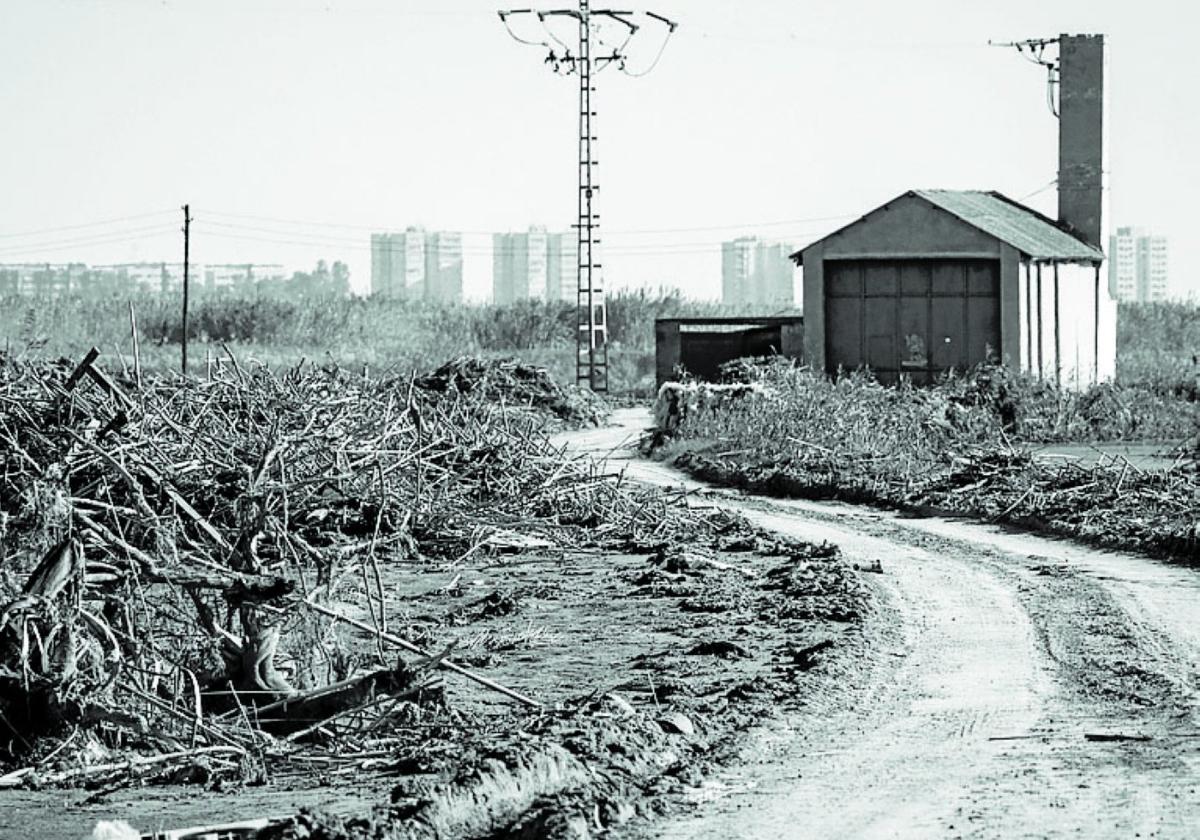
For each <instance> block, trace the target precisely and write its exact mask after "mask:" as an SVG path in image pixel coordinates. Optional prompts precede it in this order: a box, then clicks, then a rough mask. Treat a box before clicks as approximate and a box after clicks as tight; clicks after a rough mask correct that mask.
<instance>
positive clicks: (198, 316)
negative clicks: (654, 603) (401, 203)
mask: <svg viewBox="0 0 1200 840" xmlns="http://www.w3.org/2000/svg"><path fill="white" fill-rule="evenodd" d="M131 305H132V307H133V310H134V312H135V313H136V316H137V324H138V333H139V339H140V344H141V353H142V356H143V364H145V365H147V366H150V367H160V368H170V367H175V366H177V365H178V359H179V342H180V340H181V338H182V335H183V328H182V324H181V319H180V311H181V300H180V298H179V297H178V296H177V295H162V294H143V295H139V296H137V297H134V298H132V299H127V298H115V297H112V298H100V299H82V298H77V297H62V298H48V299H38V298H26V297H8V298H4V299H0V350H4V349H6V348H7V351H8V352H10V353H22V352H25V353H36V354H38V355H51V356H59V355H69V356H78V355H79V354H81V353H83V352H85V351H86V350H87V348H89V347H91V346H92V345H95V346H98V347H100V348H101V349H102V350H105V351H106V352H119V353H122V354H125V355H128V354H129V353H130V352H131V349H132V341H131V335H130V323H129V308H130V306H131ZM608 307H609V314H608V318H609V329H610V332H609V357H610V359H609V361H610V382H611V385H612V388H613V389H614V390H618V391H634V392H641V393H647V394H648V393H650V392H651V391H652V390H653V388H654V384H655V383H654V319H655V318H660V317H667V316H671V315H679V314H683V313H686V314H697V315H718V314H733V313H735V312H736V311H737V310H734V309H731V308H727V307H723V306H721V305H719V304H707V303H692V302H688V301H685V300H683V299H682V298H680V297H679V296H678V295H673V294H647V293H645V292H633V293H620V294H616V295H613V296H610V298H609V301H608ZM189 335H190V336H191V337H192V342H193V349H192V357H193V358H195V359H203V358H204V356H205V354H206V351H208V352H216V353H218V354H219V353H221V352H222V350H221V348H220V345H221V344H225V345H227V346H229V347H230V348H231V349H232V350H233V351H234V352H235V353H237V354H238V355H239V356H249V357H252V358H256V359H258V360H260V361H264V362H267V363H270V364H273V365H293V364H295V363H296V362H298V361H300V360H301V359H308V360H314V361H335V362H337V363H338V364H340V365H342V366H345V367H358V366H361V365H369V366H371V367H372V368H377V369H378V368H395V369H397V370H419V369H430V368H433V367H436V366H437V365H439V364H441V363H442V362H444V361H446V360H447V359H448V358H451V357H454V356H459V355H464V354H471V355H480V356H496V355H515V356H519V357H520V358H522V359H523V360H525V361H528V362H532V363H535V364H540V365H543V366H545V367H547V368H549V369H550V370H551V372H552V373H553V374H554V375H555V376H556V378H558V379H559V380H560V381H573V380H574V374H575V371H574V359H575V344H574V341H575V308H574V306H573V305H572V304H570V303H567V302H550V303H547V302H544V301H521V302H518V303H513V304H508V305H504V306H493V305H482V304H452V303H434V302H426V301H401V300H391V299H386V298H378V297H373V298H347V297H334V296H329V297H321V296H303V297H296V298H285V297H281V296H278V295H271V294H254V293H249V294H247V293H239V294H229V293H224V294H223V293H205V292H201V293H200V294H198V295H197V296H196V297H195V298H194V299H193V301H192V302H191V304H190V312H189ZM206 345H207V347H206Z"/></svg>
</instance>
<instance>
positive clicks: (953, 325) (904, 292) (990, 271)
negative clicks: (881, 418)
mask: <svg viewBox="0 0 1200 840" xmlns="http://www.w3.org/2000/svg"><path fill="white" fill-rule="evenodd" d="M1001 352H1002V348H1001V347H1000V263H999V261H998V260H938V259H929V260H826V261H825V367H826V370H827V371H829V372H830V373H832V372H835V371H836V370H837V369H838V368H839V367H840V368H843V369H846V370H853V369H855V368H859V367H863V366H868V367H870V368H871V370H872V371H873V372H874V373H875V375H876V376H877V377H878V378H879V379H880V380H881V381H884V382H892V381H895V380H896V379H898V378H899V377H900V376H901V375H902V374H903V375H907V376H909V377H910V378H911V379H912V380H913V381H915V382H928V381H930V380H932V379H933V378H934V377H935V376H936V375H937V374H939V373H941V372H943V371H946V370H949V369H951V368H954V369H957V370H963V369H966V368H968V367H970V366H972V365H975V364H978V363H980V362H983V361H986V360H988V359H989V358H1000V354H1001Z"/></svg>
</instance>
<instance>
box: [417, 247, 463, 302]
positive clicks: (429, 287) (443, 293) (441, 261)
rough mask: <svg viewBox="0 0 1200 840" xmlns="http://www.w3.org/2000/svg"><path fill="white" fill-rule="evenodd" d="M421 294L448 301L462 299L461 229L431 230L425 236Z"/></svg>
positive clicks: (432, 298)
mask: <svg viewBox="0 0 1200 840" xmlns="http://www.w3.org/2000/svg"><path fill="white" fill-rule="evenodd" d="M425 297H426V298H427V299H429V300H440V301H444V302H451V303H459V302H461V301H462V298H463V249H462V234H461V233H446V232H439V233H431V234H429V235H428V236H427V237H426V238H425Z"/></svg>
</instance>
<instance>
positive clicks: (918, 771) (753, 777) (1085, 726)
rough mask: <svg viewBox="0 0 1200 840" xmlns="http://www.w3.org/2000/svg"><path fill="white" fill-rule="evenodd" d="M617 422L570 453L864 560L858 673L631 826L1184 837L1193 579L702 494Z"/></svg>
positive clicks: (1192, 814)
mask: <svg viewBox="0 0 1200 840" xmlns="http://www.w3.org/2000/svg"><path fill="white" fill-rule="evenodd" d="M618 421H619V423H620V424H621V425H620V426H619V427H618V428H614V429H607V430H598V431H597V432H595V433H592V434H591V436H590V437H589V438H588V439H587V440H584V441H582V442H581V443H580V445H582V446H583V447H585V448H587V449H589V450H590V451H592V452H594V453H597V454H602V453H605V452H612V454H611V455H610V456H609V459H610V464H611V465H612V466H613V467H614V468H616V467H618V466H623V467H624V468H625V469H626V472H627V475H629V476H630V477H632V478H637V479H638V480H642V481H649V482H654V483H657V484H660V485H664V486H671V487H682V488H685V489H687V490H690V491H691V492H692V493H693V494H694V495H693V498H694V499H695V500H696V501H695V503H696V504H714V505H719V506H721V507H725V508H728V509H732V510H737V511H739V512H742V513H745V514H746V515H747V516H749V517H751V519H752V520H753V521H755V522H757V523H758V524H761V525H764V526H768V527H771V528H775V529H778V530H780V531H783V532H785V533H789V534H792V535H794V536H796V537H799V538H803V539H809V540H819V539H827V540H830V541H832V542H836V543H837V544H838V545H839V546H840V547H841V548H842V551H843V553H844V554H845V556H846V557H847V558H848V559H850V560H851V561H855V562H857V563H859V564H861V565H862V566H864V567H870V566H873V565H874V564H875V563H876V562H878V564H879V567H880V568H881V569H882V572H881V573H880V574H866V575H864V576H863V577H864V579H865V580H867V582H868V584H869V585H870V586H871V587H872V589H873V590H874V593H875V595H876V596H877V600H878V603H879V604H880V605H881V606H882V608H881V609H880V610H878V611H877V612H876V613H874V615H873V617H872V618H871V619H870V620H869V621H868V626H867V628H866V630H865V632H866V634H867V636H868V638H870V639H871V640H872V642H873V644H872V645H871V646H869V648H868V651H869V652H868V653H867V654H866V655H865V656H864V658H863V659H862V661H861V662H859V663H858V667H857V668H856V670H855V673H856V674H857V676H856V677H855V678H852V679H850V680H848V681H846V683H845V684H844V685H841V686H840V687H837V688H835V690H833V691H831V692H829V693H826V694H824V695H822V698H823V701H822V702H821V703H816V704H813V705H812V706H811V707H809V708H808V709H806V710H804V711H802V712H800V713H797V714H794V715H791V716H789V724H790V725H789V726H788V727H787V729H786V731H785V732H782V733H781V732H779V731H774V732H771V733H768V734H767V735H766V736H764V737H760V738H758V739H757V740H752V741H751V742H749V745H748V746H747V748H746V749H745V750H744V752H743V754H742V758H743V762H742V764H741V765H740V766H739V767H737V768H736V769H734V770H731V771H729V772H726V773H724V774H720V775H718V776H716V777H714V778H713V779H710V780H709V781H707V782H706V783H705V784H703V785H702V786H701V787H700V788H699V789H697V790H695V791H692V792H690V793H689V794H688V795H686V796H684V797H681V798H680V800H679V802H678V807H677V809H676V811H675V816H674V818H673V819H670V820H668V821H666V822H664V823H663V824H661V825H658V826H654V827H653V828H650V829H645V828H642V829H638V830H637V831H633V832H629V834H631V835H637V836H656V837H658V836H661V837H671V838H685V837H687V838H725V837H755V838H761V837H796V836H804V837H850V836H852V837H1065V836H1076V837H1078V836H1083V837H1135V836H1142V837H1151V836H1154V837H1194V836H1196V826H1198V825H1200V796H1198V795H1197V787H1198V785H1200V720H1198V719H1197V718H1198V715H1200V643H1198V635H1200V631H1198V630H1197V628H1198V627H1200V577H1198V576H1197V575H1196V573H1194V572H1189V571H1187V570H1181V569H1179V568H1176V567H1169V566H1165V565H1160V564H1158V563H1156V562H1154V561H1151V560H1148V559H1145V558H1142V557H1137V556H1130V555H1122V554H1115V553H1108V552H1098V551H1095V550H1091V549H1087V548H1082V547H1079V546H1076V545H1073V544H1070V543H1066V542H1059V541H1054V540H1048V539H1043V538H1038V537H1034V536H1030V535H1027V534H1015V533H1009V532H1005V531H1002V530H1000V529H997V528H992V527H988V526H983V525H976V524H971V523H968V522H964V521H950V520H942V519H935V518H930V519H912V518H905V517H901V516H899V515H895V514H889V513H883V512H877V511H871V510H867V509H863V508H856V507H853V506H847V505H837V504H825V503H812V502H788V501H778V500H770V501H768V500H763V499H752V498H746V497H742V496H739V495H737V494H734V493H730V492H726V491H714V492H706V490H705V488H703V487H702V486H701V485H700V484H699V483H698V482H695V481H691V480H689V479H685V478H683V477H682V476H680V475H679V474H677V473H675V472H674V471H672V470H670V469H669V468H666V467H664V466H662V465H661V464H651V463H648V462H644V461H641V460H638V459H631V458H630V457H629V455H628V454H627V453H624V452H621V451H620V446H619V444H620V442H621V441H622V440H627V439H629V437H630V436H631V435H632V434H633V433H634V432H635V431H636V430H637V429H638V428H639V427H642V426H644V425H647V424H648V422H649V420H648V416H647V415H646V414H645V413H644V412H638V411H636V410H630V411H627V412H623V413H622V414H621V415H620V416H619V417H618ZM838 689H840V693H839V690H838ZM1133 739H1137V740H1133Z"/></svg>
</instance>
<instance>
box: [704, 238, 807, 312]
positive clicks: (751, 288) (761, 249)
mask: <svg viewBox="0 0 1200 840" xmlns="http://www.w3.org/2000/svg"><path fill="white" fill-rule="evenodd" d="M790 252H791V248H789V247H788V246H786V245H780V244H771V243H767V242H762V241H760V240H759V239H757V238H755V237H753V236H743V237H739V238H738V239H734V240H731V241H729V242H723V243H721V301H722V302H723V303H727V304H759V305H762V306H790V305H791V304H792V303H793V301H794V300H795V292H794V289H793V269H794V267H793V265H792V262H791V260H790V259H789V258H788V255H789V253H790Z"/></svg>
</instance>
